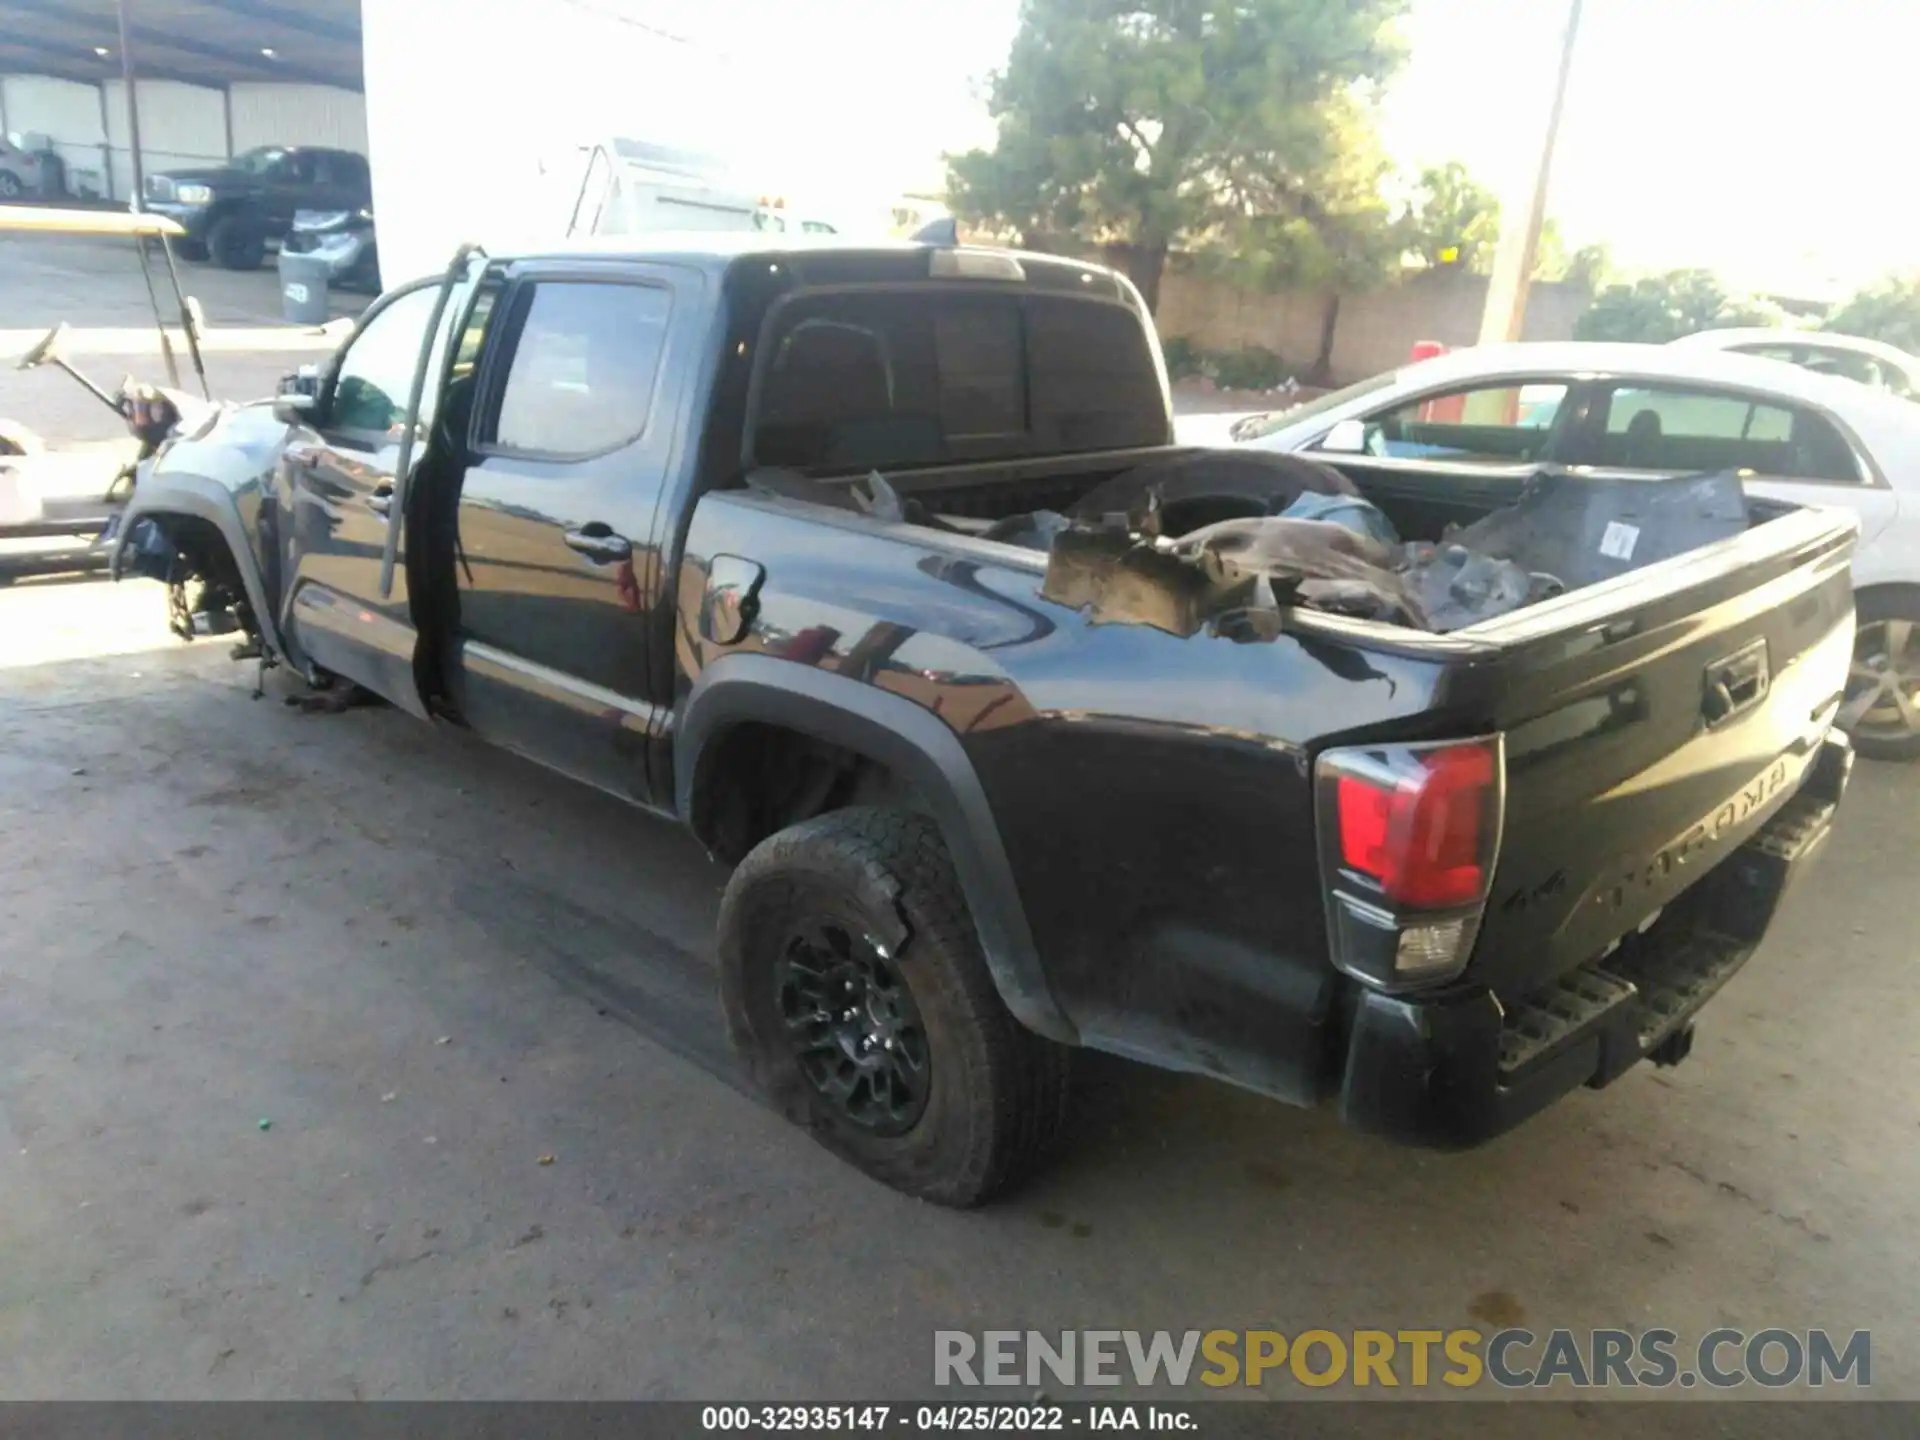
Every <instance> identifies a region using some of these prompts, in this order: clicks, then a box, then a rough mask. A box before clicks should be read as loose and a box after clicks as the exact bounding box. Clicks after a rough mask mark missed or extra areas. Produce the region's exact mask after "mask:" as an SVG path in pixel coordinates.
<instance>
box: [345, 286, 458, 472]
mask: <svg viewBox="0 0 1920 1440" xmlns="http://www.w3.org/2000/svg"><path fill="white" fill-rule="evenodd" d="M438 293H439V287H438V286H437V285H422V286H420V287H419V288H418V289H414V290H406V291H402V292H401V293H400V294H399V295H396V296H395V297H394V298H393V299H392V300H391V301H389V302H388V303H387V305H386V306H385V307H383V308H382V309H381V310H380V311H379V313H377V314H376V315H374V317H373V318H372V319H371V320H369V321H367V323H366V326H365V327H364V328H363V329H362V330H361V331H360V333H359V334H358V335H356V336H354V338H353V341H352V343H351V344H349V345H348V346H347V348H346V351H345V352H344V353H343V354H342V355H341V357H340V363H339V365H338V366H337V367H336V368H335V370H334V379H333V399H332V403H331V404H330V405H329V407H328V410H327V428H328V429H330V430H351V431H356V432H359V433H362V434H370V435H388V434H392V433H394V432H396V431H397V430H398V429H399V428H400V425H401V423H402V422H403V421H404V420H405V419H406V414H407V396H408V392H409V391H411V389H412V388H413V371H414V367H415V366H416V365H418V364H419V363H420V341H421V338H422V336H423V335H424V334H425V332H426V328H427V323H428V321H430V320H431V319H432V318H433V301H434V296H435V295H436V294H438ZM431 388H432V387H429V392H428V393H429V394H430V393H431ZM422 403H423V405H424V404H426V403H427V397H426V396H423V397H422Z"/></svg>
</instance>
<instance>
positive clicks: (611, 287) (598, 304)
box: [483, 280, 673, 459]
mask: <svg viewBox="0 0 1920 1440" xmlns="http://www.w3.org/2000/svg"><path fill="white" fill-rule="evenodd" d="M672 309H673V295H672V293H671V292H670V291H668V290H667V289H666V288H664V287H663V286H659V285H637V284H624V283H612V282H596V281H575V280H541V281H538V282H536V283H534V284H533V285H531V286H529V287H526V288H523V289H522V290H521V291H520V292H519V294H518V296H517V297H516V300H515V304H514V310H515V314H514V316H513V323H514V324H516V325H517V326H518V330H519V333H518V335H517V337H516V338H515V339H514V345H513V358H512V360H511V362H510V363H509V365H508V368H507V374H506V383H505V386H504V388H503V389H502V390H501V391H500V392H499V393H500V398H499V403H498V408H497V410H496V411H495V413H494V416H493V420H492V426H491V433H490V434H487V435H485V436H484V437H483V438H484V440H485V442H486V443H488V444H490V445H492V446H493V447H494V448H496V449H499V450H503V451H517V452H520V453H522V454H532V455H546V456H552V457H557V458H576V459H578V458H585V457H587V456H591V455H600V454H605V453H606V452H607V451H609V450H613V449H615V448H617V447H619V446H621V445H625V444H627V443H628V442H630V441H632V440H635V439H638V438H639V436H640V434H641V432H642V431H644V430H645V429H646V426H647V418H648V415H649V413H650V411H651V409H652V406H653V391H654V380H655V377H656V376H657V375H658V374H659V370H660V357H661V355H662V353H663V352H664V351H665V349H666V337H667V320H668V318H669V316H670V314H671V312H672Z"/></svg>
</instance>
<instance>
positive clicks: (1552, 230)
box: [1404, 160, 1606, 285]
mask: <svg viewBox="0 0 1920 1440" xmlns="http://www.w3.org/2000/svg"><path fill="white" fill-rule="evenodd" d="M1404 223H1405V226H1406V244H1407V253H1408V254H1410V255H1412V256H1415V257H1417V258H1418V260H1419V262H1420V263H1421V264H1422V265H1424V266H1425V267H1426V268H1428V269H1430V270H1438V269H1443V268H1445V269H1453V268H1458V269H1461V270H1464V271H1466V272H1468V273H1469V274H1472V275H1491V274H1492V273H1493V258H1494V255H1495V253H1496V252H1497V251H1498V250H1499V248H1500V200H1499V197H1498V196H1496V195H1495V194H1494V193H1493V191H1491V190H1490V189H1488V188H1487V187H1486V186H1485V185H1482V184H1481V183H1480V182H1479V181H1478V180H1475V179H1474V178H1473V176H1472V175H1471V174H1470V173H1469V172H1468V170H1467V167H1466V166H1464V165H1462V164H1461V163H1460V162H1459V161H1458V160H1455V161H1451V162H1449V163H1448V164H1445V165H1435V166H1431V167H1429V168H1427V169H1425V170H1422V171H1421V172H1420V178H1419V182H1418V183H1417V185H1416V186H1415V188H1414V195H1413V200H1412V203H1410V204H1409V205H1408V207H1407V214H1406V218H1405V222H1404ZM1605 255H1606V248H1605V247H1604V246H1598V245H1589V246H1587V247H1585V248H1584V249H1581V250H1576V251H1575V252H1574V253H1573V254H1572V255H1568V253H1567V244H1566V240H1565V239H1564V238H1563V237H1562V236H1561V234H1560V227H1559V225H1558V224H1557V223H1556V222H1555V221H1554V220H1553V219H1552V218H1551V217H1549V218H1548V220H1547V222H1546V223H1545V224H1544V225H1542V226H1541V227H1540V243H1539V245H1538V246H1537V247H1536V248H1535V251H1534V260H1533V278H1534V279H1535V280H1568V279H1580V280H1584V281H1585V282H1586V283H1588V284H1589V285H1591V284H1592V283H1593V280H1592V278H1591V274H1590V272H1589V270H1588V269H1586V268H1582V269H1581V270H1580V272H1579V273H1578V274H1576V273H1575V270H1576V266H1577V265H1578V266H1581V267H1591V266H1592V265H1593V264H1594V263H1595V261H1596V260H1597V261H1600V262H1602V263H1604V258H1605Z"/></svg>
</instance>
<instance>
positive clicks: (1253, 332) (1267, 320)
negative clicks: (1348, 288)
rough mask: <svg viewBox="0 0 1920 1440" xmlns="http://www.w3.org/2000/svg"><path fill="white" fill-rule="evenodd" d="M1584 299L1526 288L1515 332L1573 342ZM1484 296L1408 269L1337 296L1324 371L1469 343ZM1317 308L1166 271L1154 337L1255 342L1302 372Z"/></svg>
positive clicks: (1300, 295) (1402, 359)
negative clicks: (1391, 280) (1424, 347)
mask: <svg viewBox="0 0 1920 1440" xmlns="http://www.w3.org/2000/svg"><path fill="white" fill-rule="evenodd" d="M1591 298H1592V297H1591V295H1590V294H1589V292H1588V291H1587V290H1586V288H1585V287H1584V286H1579V285H1567V284H1561V283H1542V284H1536V285H1535V286H1534V287H1533V289H1532V291H1531V292H1530V295H1529V298H1528V302H1527V322H1526V330H1525V335H1524V338H1525V339H1528V340H1569V339H1571V338H1573V323H1574V321H1575V320H1577V319H1579V317H1580V316H1581V314H1583V313H1584V312H1585V310H1586V309H1587V306H1588V304H1589V303H1590V301H1591ZM1486 299H1487V277H1485V276H1484V275H1417V276H1414V277H1413V278H1411V279H1409V280H1406V281H1404V282H1402V283H1400V284H1398V285H1392V286H1388V287H1386V288H1384V289H1381V290H1375V291H1369V292H1366V293H1363V294H1359V295H1348V296H1345V297H1343V298H1342V300H1341V302H1340V322H1339V325H1338V327H1337V328H1336V330H1335V332H1334V346H1333V371H1334V377H1335V378H1336V379H1337V380H1340V381H1342V382H1345V381H1351V380H1358V379H1362V378H1364V377H1366V376H1368V375H1375V374H1378V373H1379V372H1380V371H1382V370H1390V369H1392V368H1393V367H1395V366H1397V365H1402V364H1405V363H1406V361H1407V359H1408V357H1409V356H1410V354H1411V352H1412V350H1413V347H1414V344H1415V343H1416V342H1418V341H1421V340H1438V341H1440V342H1441V343H1442V344H1444V345H1447V346H1449V347H1450V348H1455V349H1457V348H1459V347H1461V346H1466V345H1472V344H1474V343H1475V342H1476V341H1477V340H1478V339H1479V335H1480V316H1481V312H1482V311H1483V310H1484V309H1485V308H1486ZM1325 309H1326V296H1325V295H1324V294H1320V293H1317V292H1312V291H1293V290H1283V291H1279V292H1276V293H1271V294H1266V293H1260V292H1255V291H1246V290H1239V289H1236V288H1235V287H1233V286H1231V285H1228V284H1226V283H1224V282H1223V281H1220V280H1218V279H1216V278H1214V277H1213V276H1209V275H1204V274H1200V273H1196V272H1194V271H1187V270H1180V269H1177V268H1175V269H1169V270H1168V272H1167V274H1166V276H1165V278H1164V279H1163V280H1162V281H1161V284H1160V310H1159V314H1158V315H1157V317H1156V320H1157V323H1158V325H1159V328H1160V334H1161V336H1162V337H1163V338H1171V337H1173V336H1180V337H1183V338H1185V339H1187V340H1190V341H1192V342H1193V344H1194V345H1196V346H1198V347H1199V348H1201V349H1203V350H1242V349H1248V348H1251V347H1253V346H1256V345H1258V346H1264V347H1265V348H1266V349H1268V350H1271V351H1273V352H1274V353H1275V354H1277V355H1279V356H1280V357H1281V359H1282V360H1284V361H1285V362H1286V364H1287V366H1288V367H1289V368H1290V369H1292V370H1293V371H1294V373H1296V374H1304V372H1305V371H1306V370H1307V368H1308V367H1309V366H1310V365H1312V364H1313V359H1314V356H1315V355H1316V354H1317V353H1318V352H1319V349H1320V324H1321V318H1322V316H1323V315H1324V313H1325Z"/></svg>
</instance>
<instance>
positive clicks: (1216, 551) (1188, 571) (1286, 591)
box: [1040, 516, 1425, 636]
mask: <svg viewBox="0 0 1920 1440" xmlns="http://www.w3.org/2000/svg"><path fill="white" fill-rule="evenodd" d="M1393 562H1394V555H1393V552H1392V550H1391V549H1390V548H1389V547H1387V546H1384V545H1382V544H1380V543H1379V542H1378V541H1375V540H1370V539H1368V538H1367V537H1366V536H1364V535H1358V534H1355V533H1354V532H1353V531H1351V530H1347V529H1343V528H1342V527H1340V526H1338V525H1334V524H1331V523H1329V522H1327V521H1324V520H1285V519H1281V518H1279V517H1277V516H1275V517H1263V518H1259V519H1250V520H1223V521H1221V522H1219V523H1218V524H1215V525H1207V526H1204V527H1202V528H1201V529H1199V530H1195V531H1193V532H1191V533H1190V534H1187V535H1185V536H1182V537H1181V538H1180V539H1178V540H1170V539H1167V538H1166V537H1164V536H1158V535H1153V534H1149V533H1143V532H1142V531H1141V530H1139V529H1137V528H1134V527H1133V526H1131V525H1129V524H1126V523H1119V522H1116V521H1114V520H1107V521H1103V522H1100V523H1097V524H1092V525H1088V524H1084V523H1083V524H1076V525H1073V526H1070V527H1069V528H1067V529H1065V530H1062V531H1061V532H1060V533H1059V535H1058V536H1057V537H1056V538H1055V539H1054V542H1053V548H1052V550H1051V551H1050V552H1049V554H1048V559H1047V577H1046V580H1045V581H1044V582H1043V583H1042V585H1041V587H1040V594H1041V595H1042V596H1043V597H1044V598H1046V599H1048V600H1053V601H1056V602H1058V603H1059V604H1062V605H1071V606H1073V607H1074V608H1075V609H1079V610H1084V611H1086V612H1087V614H1088V616H1089V618H1090V619H1092V620H1094V621H1096V622H1115V621H1117V622H1121V623H1131V624H1138V625H1151V626H1153V627H1154V628H1155V629H1158V630H1165V631H1166V632H1167V633H1168V634H1171V635H1180V636H1187V635H1193V634H1197V633H1198V632H1199V631H1200V630H1201V629H1202V628H1204V627H1205V626H1206V625H1207V624H1208V623H1209V622H1211V621H1214V620H1217V619H1219V618H1221V617H1222V616H1225V615H1228V614H1231V613H1233V612H1235V611H1242V610H1262V609H1264V610H1272V609H1276V608H1278V607H1279V606H1282V605H1292V604H1305V605H1313V606H1316V608H1324V609H1329V610H1338V611H1340V612H1342V613H1346V614H1356V615H1365V616H1367V617H1368V618H1370V619H1377V620H1390V621H1394V622H1395V623H1398V624H1403V625H1415V626H1422V627H1424V623H1425V622H1424V617H1423V616H1422V614H1421V611H1420V608H1419V602H1418V601H1417V600H1416V599H1415V598H1414V596H1413V593H1412V591H1411V590H1409V589H1408V587H1407V585H1406V583H1405V581H1403V580H1402V579H1401V577H1400V576H1398V575H1397V574H1395V573H1394V570H1393Z"/></svg>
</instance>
